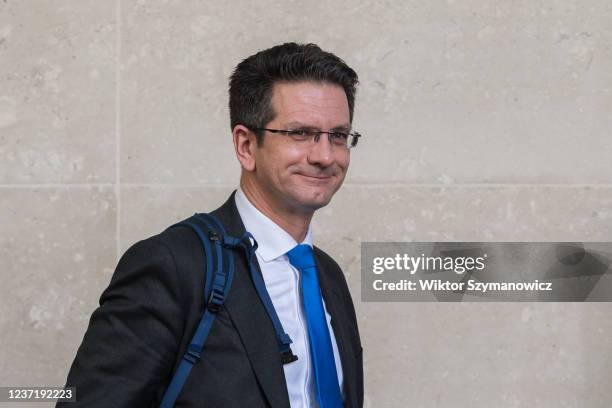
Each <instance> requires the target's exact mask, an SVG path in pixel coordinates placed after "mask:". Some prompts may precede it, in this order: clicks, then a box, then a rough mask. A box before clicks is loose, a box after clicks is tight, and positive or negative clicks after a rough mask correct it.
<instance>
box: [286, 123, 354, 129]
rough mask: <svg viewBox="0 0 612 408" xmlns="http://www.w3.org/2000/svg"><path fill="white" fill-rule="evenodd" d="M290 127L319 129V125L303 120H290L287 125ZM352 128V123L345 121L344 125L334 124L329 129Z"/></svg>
mask: <svg viewBox="0 0 612 408" xmlns="http://www.w3.org/2000/svg"><path fill="white" fill-rule="evenodd" d="M285 126H286V127H287V128H288V129H318V127H317V126H312V125H307V124H305V123H302V122H297V121H294V122H289V123H287V124H286V125H285ZM350 128H351V125H349V124H348V123H344V124H342V125H338V126H334V127H332V128H331V129H329V130H349V129H350Z"/></svg>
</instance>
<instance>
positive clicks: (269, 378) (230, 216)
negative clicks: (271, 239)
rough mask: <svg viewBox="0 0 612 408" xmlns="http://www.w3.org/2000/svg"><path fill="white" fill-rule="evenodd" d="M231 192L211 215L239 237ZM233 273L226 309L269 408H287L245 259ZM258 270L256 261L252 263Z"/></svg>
mask: <svg viewBox="0 0 612 408" xmlns="http://www.w3.org/2000/svg"><path fill="white" fill-rule="evenodd" d="M235 193H236V192H235V191H234V192H233V193H232V195H231V196H230V198H229V199H228V200H227V201H226V202H225V204H223V205H222V206H221V207H220V208H218V209H217V210H215V211H213V214H214V215H215V216H217V217H218V218H219V220H220V221H221V222H222V223H223V225H224V226H225V228H226V232H227V233H228V234H229V235H231V236H233V237H241V236H242V235H243V234H244V232H245V229H244V225H243V223H242V220H241V219H240V215H239V213H238V210H237V209H236V204H235V201H234V194H235ZM235 259H236V271H235V275H234V281H233V283H232V288H231V289H230V293H229V296H228V298H227V300H226V302H225V307H226V310H227V312H228V314H229V315H230V318H231V319H232V322H233V323H234V326H235V327H236V330H237V331H238V333H239V335H240V338H241V340H242V343H243V344H244V348H245V350H246V352H247V355H248V358H249V360H250V362H251V366H252V367H253V372H254V373H255V376H256V377H257V381H258V382H259V385H260V386H261V389H262V390H263V392H264V394H265V396H266V398H267V399H268V402H269V403H270V406H272V407H289V393H288V391H287V383H286V381H285V372H284V370H283V365H282V362H281V359H280V352H279V349H278V344H277V342H276V337H275V332H274V327H273V326H272V322H271V321H270V318H269V317H268V314H267V313H266V310H265V308H264V307H263V305H262V303H261V301H260V299H259V296H258V295H257V291H256V290H255V287H254V286H253V283H252V280H251V275H250V271H249V269H248V266H247V263H246V259H245V257H244V256H236V257H235ZM254 261H255V264H256V265H257V268H259V265H258V264H257V258H255V259H254Z"/></svg>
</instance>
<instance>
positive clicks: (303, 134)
mask: <svg viewBox="0 0 612 408" xmlns="http://www.w3.org/2000/svg"><path fill="white" fill-rule="evenodd" d="M310 133H311V132H310V131H309V130H304V129H298V130H288V131H287V134H288V135H289V136H291V137H295V138H307V137H309V136H310Z"/></svg>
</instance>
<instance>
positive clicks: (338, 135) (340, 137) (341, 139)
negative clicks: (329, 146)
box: [329, 132, 348, 143]
mask: <svg viewBox="0 0 612 408" xmlns="http://www.w3.org/2000/svg"><path fill="white" fill-rule="evenodd" d="M329 136H330V137H331V138H332V140H333V141H334V142H338V143H346V139H348V134H347V133H344V132H329Z"/></svg>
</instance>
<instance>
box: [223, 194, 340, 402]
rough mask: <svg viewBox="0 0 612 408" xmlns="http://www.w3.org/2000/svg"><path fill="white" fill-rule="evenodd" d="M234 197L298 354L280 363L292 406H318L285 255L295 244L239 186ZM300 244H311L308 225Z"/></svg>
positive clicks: (295, 281) (296, 286) (293, 272)
mask: <svg viewBox="0 0 612 408" xmlns="http://www.w3.org/2000/svg"><path fill="white" fill-rule="evenodd" d="M235 197H236V207H237V208H238V213H239V214H240V218H242V222H243V224H244V227H245V229H246V230H247V231H248V232H250V233H251V234H252V235H253V237H254V238H255V240H256V241H257V244H258V247H257V251H256V252H255V254H256V255H257V261H258V262H259V267H260V269H261V273H262V275H263V279H264V282H265V284H266V289H267V290H268V294H269V295H270V299H271V300H272V304H273V305H274V309H275V310H276V314H277V315H278V318H279V319H280V321H281V324H282V325H283V329H285V332H286V333H287V334H288V335H289V336H290V337H291V340H292V341H293V343H291V350H292V351H293V354H295V355H297V356H298V360H297V361H294V362H292V363H289V364H285V365H284V366H283V369H284V370H285V379H286V381H287V390H288V391H289V401H290V403H291V407H292V408H302V407H318V402H317V400H316V397H315V395H316V394H315V387H316V386H315V383H314V367H313V366H312V362H311V360H310V348H309V343H308V328H307V326H306V316H305V315H304V311H303V307H302V294H301V291H300V275H299V272H298V270H297V269H296V268H294V267H293V266H292V265H291V264H290V263H289V258H288V257H287V255H286V253H287V252H289V251H290V250H291V249H293V248H294V247H295V246H296V245H298V243H297V242H296V241H295V239H293V237H291V235H289V233H287V232H286V231H285V230H283V229H282V228H281V227H279V226H278V225H277V224H276V223H274V221H272V220H271V219H269V218H268V217H266V216H265V215H264V214H263V213H261V212H260V211H259V210H258V209H257V208H255V206H253V204H251V202H250V201H249V199H248V198H247V197H246V195H245V194H244V192H243V191H242V189H241V188H238V191H237V192H236V196H235ZM301 244H308V245H310V246H311V247H312V235H311V228H310V226H309V227H308V232H307V233H306V237H305V238H304V241H303V242H301ZM321 300H322V299H321ZM323 308H324V309H325V317H326V319H327V327H328V328H329V334H330V337H331V341H332V348H333V351H334V360H335V363H336V371H337V372H338V384H340V390H341V391H342V395H343V397H344V391H343V386H342V385H343V384H342V381H343V376H342V364H341V363H340V354H339V353H338V345H337V344H336V338H335V337H334V331H333V329H332V327H331V324H330V320H331V317H330V315H329V313H327V308H326V307H325V301H323Z"/></svg>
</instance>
